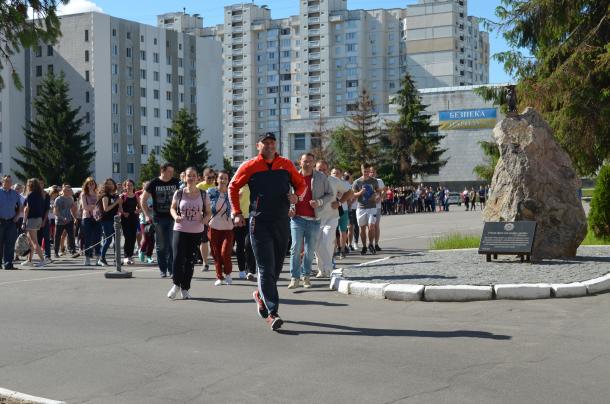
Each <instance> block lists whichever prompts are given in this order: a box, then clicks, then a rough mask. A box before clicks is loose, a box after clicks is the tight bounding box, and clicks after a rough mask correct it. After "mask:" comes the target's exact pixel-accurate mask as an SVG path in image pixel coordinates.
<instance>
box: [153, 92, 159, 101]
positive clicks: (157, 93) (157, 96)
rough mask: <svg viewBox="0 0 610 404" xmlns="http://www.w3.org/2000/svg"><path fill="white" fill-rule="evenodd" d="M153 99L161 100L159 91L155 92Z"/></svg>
mask: <svg viewBox="0 0 610 404" xmlns="http://www.w3.org/2000/svg"><path fill="white" fill-rule="evenodd" d="M153 98H154V99H155V100H158V99H159V90H153Z"/></svg>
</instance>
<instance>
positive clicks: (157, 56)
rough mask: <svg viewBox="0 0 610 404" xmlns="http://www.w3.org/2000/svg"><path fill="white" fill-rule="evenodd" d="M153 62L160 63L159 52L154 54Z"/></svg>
mask: <svg viewBox="0 0 610 404" xmlns="http://www.w3.org/2000/svg"><path fill="white" fill-rule="evenodd" d="M153 62H154V63H159V54H158V53H157V52H155V53H153Z"/></svg>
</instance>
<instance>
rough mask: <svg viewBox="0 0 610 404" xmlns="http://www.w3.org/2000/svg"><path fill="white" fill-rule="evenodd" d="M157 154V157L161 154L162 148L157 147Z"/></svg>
mask: <svg viewBox="0 0 610 404" xmlns="http://www.w3.org/2000/svg"><path fill="white" fill-rule="evenodd" d="M155 154H156V155H157V156H158V155H160V154H161V146H155Z"/></svg>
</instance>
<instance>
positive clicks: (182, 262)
mask: <svg viewBox="0 0 610 404" xmlns="http://www.w3.org/2000/svg"><path fill="white" fill-rule="evenodd" d="M173 233H174V238H173V240H172V248H173V251H174V262H173V267H174V285H176V286H179V287H180V288H182V289H186V290H189V289H190V288H191V279H193V271H194V268H195V254H196V252H197V250H198V248H199V243H200V241H201V233H184V232H181V231H174V232H173Z"/></svg>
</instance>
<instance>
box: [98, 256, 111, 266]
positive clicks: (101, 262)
mask: <svg viewBox="0 0 610 404" xmlns="http://www.w3.org/2000/svg"><path fill="white" fill-rule="evenodd" d="M97 265H98V266H100V267H107V266H109V265H108V261H106V257H100V258H99V259H98V260H97Z"/></svg>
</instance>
